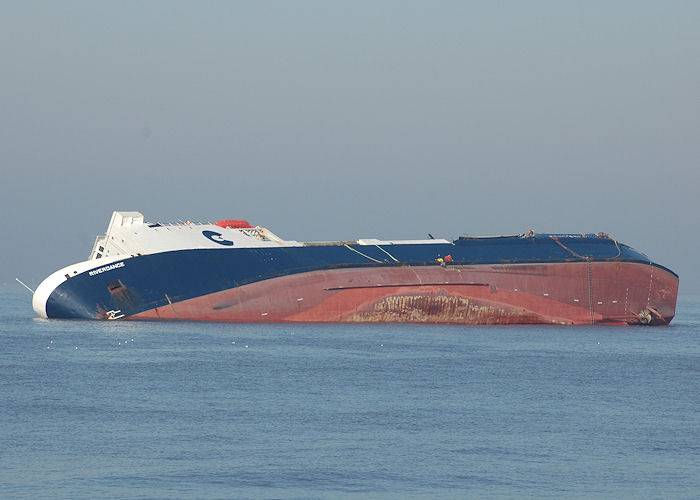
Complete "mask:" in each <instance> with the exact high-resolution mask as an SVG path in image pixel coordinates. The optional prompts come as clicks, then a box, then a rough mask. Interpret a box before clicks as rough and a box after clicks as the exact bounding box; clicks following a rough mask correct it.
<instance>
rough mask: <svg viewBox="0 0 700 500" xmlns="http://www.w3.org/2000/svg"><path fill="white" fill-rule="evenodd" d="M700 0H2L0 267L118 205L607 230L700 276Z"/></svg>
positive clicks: (44, 248)
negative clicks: (0, 237) (0, 230)
mask: <svg viewBox="0 0 700 500" xmlns="http://www.w3.org/2000/svg"><path fill="white" fill-rule="evenodd" d="M699 167H700V2H697V1H687V2H682V1H655V2H647V1H640V0H630V1H585V2H584V1H579V2H573V1H571V2H566V1H561V0H556V1H555V0H553V1H528V2H523V1H512V2H495V1H481V2H467V1H454V2H448V1H443V2H440V1H435V0H431V1H425V2H409V1H403V0H402V1H376V0H373V1H366V2H363V1H357V0H353V1H348V2H339V1H317V2H306V1H296V2H292V1H280V2H267V1H258V0H256V1H248V2H230V1H221V2H206V1H196V2H194V1H191V2H174V1H151V2H146V1H134V2H126V1H114V2H94V1H84V2H74V1H67V0H61V1H59V2H55V1H47V2H32V1H8V0H0V171H1V172H2V176H1V177H0V209H2V216H3V220H4V224H3V225H4V230H3V234H4V236H3V244H2V245H1V246H0V252H1V257H2V259H1V262H2V264H1V267H0V282H10V281H12V280H14V277H15V276H19V277H20V278H22V279H24V280H25V281H27V282H28V283H29V284H30V285H31V286H36V285H37V284H38V282H39V281H40V280H41V279H43V278H44V277H45V276H47V275H48V274H50V273H51V272H53V271H55V270H57V269H58V268H60V267H63V266H65V265H68V264H71V263H74V262H77V261H81V260H85V259H86V258H87V256H88V254H89V252H90V250H91V248H92V243H93V241H94V238H95V236H96V235H97V234H99V233H103V232H104V231H105V230H106V228H107V224H108V222H109V218H110V215H111V213H112V211H113V210H138V211H141V212H143V213H144V215H145V216H146V219H147V220H148V221H153V222H155V221H160V222H170V221H177V220H178V219H183V220H185V219H191V220H199V221H210V220H217V219H222V218H247V219H249V220H250V221H251V222H253V223H254V224H259V225H263V226H266V227H268V228H269V229H271V230H272V231H273V232H275V233H277V234H279V235H280V236H282V237H285V238H288V239H297V240H329V239H354V238H359V237H377V238H385V239H390V238H423V237H425V235H426V234H427V233H428V232H430V233H432V234H433V235H435V236H441V237H447V238H454V237H457V236H459V235H460V234H472V235H477V234H509V233H519V232H522V231H524V230H526V229H529V228H534V229H535V230H536V231H539V232H599V231H605V232H608V233H610V234H612V235H614V236H615V237H616V238H617V239H619V240H620V241H623V242H625V243H628V244H630V245H632V246H634V247H635V248H637V249H638V250H641V251H643V252H645V253H647V254H648V255H649V256H650V257H652V258H653V259H655V260H656V261H657V262H659V263H661V264H663V265H666V266H668V267H670V268H671V269H673V270H675V271H676V272H678V273H679V274H680V276H681V292H682V293H698V292H700V264H699V263H698V261H699V260H700V257H699V256H698V247H700V201H699V197H698V191H700V172H699Z"/></svg>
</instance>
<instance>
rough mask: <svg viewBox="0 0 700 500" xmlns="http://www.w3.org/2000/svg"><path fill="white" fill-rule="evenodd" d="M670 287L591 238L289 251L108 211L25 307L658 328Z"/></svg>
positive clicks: (429, 241) (667, 278)
mask: <svg viewBox="0 0 700 500" xmlns="http://www.w3.org/2000/svg"><path fill="white" fill-rule="evenodd" d="M677 295H678V275H677V274H675V273H674V272H673V271H671V270H670V269H668V268H666V267H664V266H662V265H660V264H657V263H655V262H653V261H652V260H651V259H650V258H649V257H647V256H646V255H645V254H643V253H641V252H639V251H637V250H635V249H634V248H632V247H630V246H628V245H625V244H623V243H621V242H619V241H617V240H616V239H615V238H613V237H611V236H609V235H607V234H604V233H583V234H578V233H571V234H540V233H535V232H534V231H532V230H528V231H525V232H524V233H522V234H515V235H506V236H487V237H472V236H461V237H459V238H458V239H456V240H449V239H443V238H435V237H433V236H432V235H428V238H426V239H417V240H380V239H375V238H365V239H357V240H348V241H326V242H300V241H295V240H286V239H282V238H280V237H279V236H277V235H276V234H274V233H272V232H271V231H270V230H268V229H266V228H264V227H261V226H253V225H252V224H250V223H248V222H247V221H246V220H243V219H226V220H219V221H217V222H214V223H193V222H190V221H186V222H178V223H171V224H161V223H148V222H145V221H144V216H143V215H142V214H141V213H139V212H121V211H119V212H114V213H113V214H112V218H111V221H110V223H109V226H108V228H107V232H106V234H104V235H101V236H98V237H97V238H96V240H95V243H94V246H93V249H92V252H91V253H90V256H89V258H88V259H87V260H85V261H83V262H79V263H76V264H73V265H70V266H67V267H65V268H63V269H60V270H58V271H56V272H54V273H53V274H51V275H50V276H48V277H47V278H46V279H45V280H44V281H43V282H42V283H41V284H40V285H39V286H38V287H37V289H36V291H35V292H34V295H33V308H34V310H35V312H36V313H37V315H38V316H40V317H42V318H64V319H99V320H126V319H131V320H186V321H228V322H331V323H336V322H338V323H434V324H457V325H494V324H496V325H505V324H554V325H668V324H669V323H670V322H671V320H672V319H673V316H674V314H675V308H676V299H677Z"/></svg>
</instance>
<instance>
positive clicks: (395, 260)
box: [374, 245, 399, 262]
mask: <svg viewBox="0 0 700 500" xmlns="http://www.w3.org/2000/svg"><path fill="white" fill-rule="evenodd" d="M374 246H375V247H377V248H378V249H379V250H381V251H382V252H384V253H385V254H387V255H388V256H389V257H391V258H392V259H394V262H398V261H399V259H397V258H396V257H394V256H393V255H391V254H390V253H389V252H387V251H386V250H384V249H383V248H382V247H380V246H379V245H374Z"/></svg>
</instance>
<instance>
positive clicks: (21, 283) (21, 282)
mask: <svg viewBox="0 0 700 500" xmlns="http://www.w3.org/2000/svg"><path fill="white" fill-rule="evenodd" d="M15 279H16V280H17V283H19V284H20V285H22V286H23V287H24V288H26V289H27V290H29V291H30V292H32V293H34V290H32V289H31V288H29V287H28V286H27V285H25V284H24V282H23V281H22V280H21V279H19V278H15Z"/></svg>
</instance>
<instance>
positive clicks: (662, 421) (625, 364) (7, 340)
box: [0, 284, 700, 499]
mask: <svg viewBox="0 0 700 500" xmlns="http://www.w3.org/2000/svg"><path fill="white" fill-rule="evenodd" d="M0 341H1V342H2V349H1V350H0V353H1V354H0V497H2V498H143V499H160V498H168V499H170V498H198V499H216V498H222V499H223V498H341V499H344V498H363V499H364V498H377V499H379V498H474V497H478V498H504V497H505V498H523V497H526V498H535V497H536V498H541V497H549V498H584V497H585V498H591V497H594V498H596V497H597V498H698V496H700V297H681V298H680V300H679V306H678V310H677V316H676V318H675V320H674V321H673V323H672V326H670V327H658V328H651V327H555V326H508V327H500V326H491V327H456V326H435V325H403V324H384V325H381V324H380V325H372V324H361V325H343V324H341V325H337V324H225V323H191V322H164V323H158V322H135V321H115V322H96V321H66V320H53V321H48V320H41V319H38V318H35V315H34V313H33V311H32V310H31V295H30V294H29V293H28V292H27V291H26V290H24V289H22V288H21V287H19V285H15V284H9V285H2V286H0Z"/></svg>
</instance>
